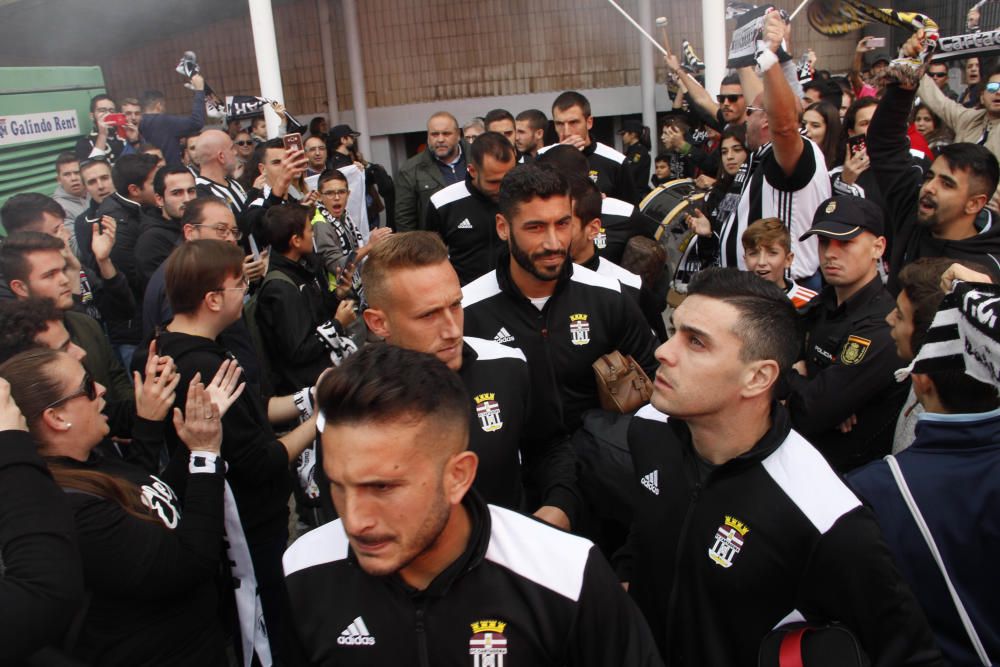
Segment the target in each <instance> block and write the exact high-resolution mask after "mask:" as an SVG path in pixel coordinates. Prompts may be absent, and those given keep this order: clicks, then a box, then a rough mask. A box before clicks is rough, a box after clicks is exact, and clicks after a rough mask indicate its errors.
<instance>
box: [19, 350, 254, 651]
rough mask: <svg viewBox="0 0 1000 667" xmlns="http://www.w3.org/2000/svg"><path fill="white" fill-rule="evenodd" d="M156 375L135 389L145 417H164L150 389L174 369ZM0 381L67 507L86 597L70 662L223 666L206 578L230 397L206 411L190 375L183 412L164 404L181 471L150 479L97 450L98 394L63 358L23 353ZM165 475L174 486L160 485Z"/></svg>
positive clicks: (170, 379)
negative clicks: (223, 418)
mask: <svg viewBox="0 0 1000 667" xmlns="http://www.w3.org/2000/svg"><path fill="white" fill-rule="evenodd" d="M160 368H161V372H160V373H159V374H155V375H158V376H162V377H161V378H160V380H159V384H157V380H155V379H154V380H153V381H147V383H145V389H146V390H147V391H148V393H150V394H152V396H151V400H152V403H153V404H154V405H155V406H157V410H156V412H157V413H159V414H158V415H157V414H151V415H150V417H157V416H159V418H160V419H163V418H165V417H166V416H167V413H168V411H169V410H170V406H171V404H172V403H173V390H172V389H170V390H169V391H166V392H161V391H157V389H164V388H166V387H170V386H176V382H174V379H175V378H174V371H173V366H172V362H168V363H166V364H161V365H160ZM0 377H3V378H4V379H6V380H7V381H8V382H9V383H10V386H11V394H12V396H13V397H14V400H15V401H16V402H17V404H18V405H19V406H20V407H21V409H22V411H23V413H24V415H25V417H26V419H27V424H28V430H29V431H30V433H31V435H32V438H33V439H34V441H35V443H36V445H37V447H38V451H39V453H40V454H41V455H42V456H43V458H44V459H45V461H46V463H47V464H48V467H49V470H50V471H51V473H52V476H53V478H54V479H55V481H56V484H58V485H59V486H61V487H62V489H63V491H65V492H66V497H67V499H68V501H69V504H70V506H71V508H72V511H73V516H74V523H75V527H76V531H77V536H78V541H79V547H80V555H81V559H82V562H83V573H84V574H83V576H84V586H85V589H86V590H87V592H88V593H89V600H88V602H87V603H86V605H85V608H84V610H82V613H83V624H82V629H81V630H80V632H79V639H78V641H77V643H76V646H75V647H73V648H72V653H73V655H74V657H76V658H79V659H82V660H85V661H86V662H87V664H100V665H122V666H125V665H128V666H130V667H131V666H136V665H224V664H226V661H225V654H224V649H223V646H224V637H223V633H222V628H221V624H220V621H219V617H218V609H217V607H218V603H217V599H216V598H217V586H216V577H217V575H218V574H219V571H220V554H221V550H222V545H223V542H222V537H223V484H224V467H223V464H222V459H221V457H220V456H219V449H220V446H221V442H222V427H221V422H220V413H221V412H224V411H225V409H226V408H228V406H229V404H230V401H229V399H228V398H226V397H222V398H221V399H220V402H221V403H222V405H221V406H219V405H216V404H215V403H214V402H213V400H212V398H211V397H210V395H209V393H208V391H207V390H206V389H205V387H204V385H202V383H201V382H200V378H199V377H195V378H194V379H193V380H192V382H191V385H190V386H191V390H190V391H189V392H188V396H187V404H186V406H185V409H184V412H183V413H182V412H181V411H180V410H179V409H178V408H174V409H173V423H174V426H175V428H176V429H177V432H178V434H179V435H180V439H181V440H182V441H183V442H184V444H185V445H187V447H188V449H189V450H190V451H191V454H190V456H189V458H188V461H187V471H186V474H185V471H183V470H173V471H171V470H168V471H165V472H164V474H163V475H162V477H157V476H155V475H150V474H148V473H147V472H145V471H144V470H142V469H140V468H137V467H135V466H132V465H130V464H128V463H126V462H124V461H122V460H120V459H118V458H117V457H115V456H112V455H104V454H102V453H101V452H100V451H99V450H98V449H97V447H98V445H100V444H101V443H102V442H103V441H104V440H105V438H106V437H107V435H108V423H107V417H105V416H104V414H103V413H102V412H101V409H102V407H103V406H104V395H105V388H104V387H103V386H102V385H101V384H99V383H97V382H95V381H94V380H93V378H92V377H90V375H89V373H87V372H86V370H85V369H84V368H83V366H81V365H80V363H79V362H78V361H76V360H74V359H73V358H72V357H70V356H69V355H68V354H66V353H64V352H58V351H55V350H50V349H48V348H36V349H33V350H28V351H26V352H22V353H20V354H18V355H16V356H14V357H12V358H11V359H9V360H7V361H6V362H5V363H4V364H2V365H0ZM231 393H236V394H238V392H231ZM144 398H146V397H140V398H139V401H140V402H142V401H143V400H144ZM220 407H221V410H220ZM150 421H152V420H150ZM174 479H176V480H183V481H184V482H185V486H184V488H183V489H181V487H178V486H174V485H172V484H169V483H168V482H167V481H166V480H174ZM175 488H177V489H178V490H179V491H180V492H181V493H182V494H183V503H182V502H181V500H180V498H179V497H178V493H177V492H175V490H174V489H175ZM182 505H183V510H182Z"/></svg>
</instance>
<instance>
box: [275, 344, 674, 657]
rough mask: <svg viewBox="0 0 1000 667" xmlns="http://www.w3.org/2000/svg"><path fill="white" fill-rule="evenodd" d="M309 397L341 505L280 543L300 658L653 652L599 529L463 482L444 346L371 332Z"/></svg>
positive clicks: (465, 467) (469, 455)
mask: <svg viewBox="0 0 1000 667" xmlns="http://www.w3.org/2000/svg"><path fill="white" fill-rule="evenodd" d="M316 399H317V406H318V409H319V413H320V415H321V417H320V419H321V420H322V421H319V420H318V427H319V430H320V433H321V438H322V445H323V450H324V459H323V462H324V469H325V471H326V473H327V476H328V477H329V479H330V480H331V484H330V491H331V494H332V496H333V501H334V504H335V505H336V507H337V511H338V513H339V514H340V519H339V520H337V521H335V522H333V523H330V524H327V525H325V526H322V527H321V528H318V529H316V530H314V531H312V532H310V533H308V534H306V535H304V536H302V537H301V538H299V540H298V541H297V542H296V543H295V544H294V545H292V546H291V547H290V548H289V549H288V550H287V551H286V552H285V556H284V559H283V565H284V570H285V586H286V588H287V590H288V595H289V598H290V601H291V605H290V608H291V609H292V610H293V611H292V619H291V625H293V626H294V629H295V635H296V639H297V641H296V642H293V643H294V644H295V645H296V647H297V649H298V650H297V653H298V656H297V657H298V658H299V660H298V661H297V662H299V663H301V664H316V665H319V664H323V665H331V664H337V665H397V664H409V663H412V662H417V663H419V664H422V665H446V664H447V665H458V664H468V663H469V662H472V661H470V660H469V656H470V655H472V656H474V661H475V664H479V663H480V658H482V659H483V664H494V662H493V661H496V662H495V664H501V663H502V661H503V656H504V655H507V656H508V657H513V656H517V658H518V660H519V661H521V662H523V664H526V665H536V666H548V665H561V664H572V665H577V666H580V667H589V666H591V665H594V666H596V665H601V666H606V665H611V664H614V665H621V666H622V667H639V666H640V665H641V666H643V667H659V666H660V665H662V662H661V661H660V658H659V656H658V655H657V654H656V649H655V647H654V646H653V639H652V637H651V635H650V633H649V629H648V627H647V626H646V625H645V623H644V622H643V620H642V618H641V617H640V615H639V613H638V610H637V609H636V608H635V606H634V605H633V604H632V603H631V602H630V601H629V600H628V596H627V595H626V594H625V592H624V591H623V590H622V589H621V586H619V585H618V582H617V580H616V579H615V577H614V573H613V572H612V571H611V569H610V567H609V566H608V564H607V562H606V561H605V560H604V558H603V557H602V556H601V554H600V552H599V551H598V550H597V549H596V547H594V545H593V544H591V543H590V542H589V541H588V540H585V539H583V538H580V537H577V536H575V535H570V534H568V533H565V532H562V531H559V530H556V529H554V528H551V527H549V526H546V525H545V524H543V523H541V522H539V521H535V520H533V519H531V518H528V517H524V516H522V515H520V514H517V513H515V512H512V511H510V510H507V509H503V508H500V507H497V506H493V505H487V504H486V503H485V502H484V501H483V500H482V498H481V497H480V496H479V494H478V493H476V492H475V491H474V490H470V487H471V486H472V483H473V479H474V478H475V476H476V472H477V468H478V458H477V456H476V454H475V453H473V452H471V451H469V450H468V442H469V434H468V429H469V418H468V413H469V396H468V393H467V392H466V388H465V387H464V386H463V385H462V382H461V380H460V379H459V377H458V374H456V373H455V372H454V371H452V370H451V369H449V368H448V367H447V366H446V365H445V364H443V363H442V362H441V361H440V360H439V359H436V358H434V357H433V356H431V355H428V354H423V353H420V352H415V351H412V350H406V349H403V348H400V347H396V346H394V345H371V346H369V347H368V348H366V349H365V350H362V351H361V352H359V353H358V354H357V355H355V356H354V357H352V358H351V359H348V360H347V361H346V362H345V363H344V364H343V366H341V368H340V369H338V371H337V372H336V373H330V374H328V375H326V376H325V377H324V378H323V380H322V381H321V382H320V384H319V387H318V388H317V393H316ZM486 661H490V662H488V663H487V662H486Z"/></svg>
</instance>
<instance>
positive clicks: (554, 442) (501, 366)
mask: <svg viewBox="0 0 1000 667" xmlns="http://www.w3.org/2000/svg"><path fill="white" fill-rule="evenodd" d="M476 141H479V139H477V140H476ZM362 272H363V280H365V281H366V283H365V284H366V285H367V284H368V283H369V282H370V283H371V285H372V286H373V287H372V289H371V291H370V292H369V308H368V309H366V310H365V313H364V317H365V322H366V324H367V325H368V328H369V330H370V331H371V332H372V333H373V334H375V335H376V336H379V337H381V338H383V339H384V340H385V341H386V342H387V343H389V344H390V345H396V346H399V347H403V348H406V349H408V350H415V351H417V352H425V353H429V354H434V355H435V356H437V358H438V359H440V360H441V361H443V362H444V363H445V364H447V365H448V367H449V368H450V369H451V370H453V371H455V372H457V373H458V375H459V377H461V379H462V383H463V384H464V385H465V388H466V390H467V393H468V399H469V400H468V405H469V424H470V429H469V449H470V450H471V451H472V452H474V453H475V454H476V455H477V456H478V457H479V460H480V467H479V473H478V475H477V477H476V481H475V488H476V491H478V492H479V494H480V495H481V496H482V497H483V499H484V500H485V501H486V502H488V503H491V504H495V505H500V506H501V507H506V508H509V509H513V510H520V511H524V512H533V513H534V514H535V516H537V517H539V518H543V519H545V520H547V521H549V522H550V523H557V524H558V525H561V526H562V527H564V528H569V527H570V526H571V525H572V522H573V520H574V516H573V514H574V507H575V505H576V497H577V495H578V491H577V489H576V483H575V481H576V471H575V460H574V458H573V454H572V452H571V451H570V450H569V447H568V445H567V444H566V443H565V440H564V439H563V438H560V437H559V434H558V432H553V429H552V428H551V426H550V420H549V414H548V413H546V412H544V411H539V410H537V409H536V405H537V404H536V402H535V401H534V400H533V398H534V396H533V394H534V392H533V390H532V386H531V376H530V374H529V368H528V364H527V363H526V361H525V358H524V353H523V352H521V350H519V349H517V348H512V347H508V346H506V345H502V344H500V343H498V342H495V341H492V340H484V339H482V338H472V337H469V336H464V332H463V312H462V309H461V303H462V288H461V286H460V285H459V283H458V276H457V275H456V273H455V270H454V269H453V268H452V266H451V265H450V264H449V263H448V255H447V249H446V248H445V247H444V244H443V243H441V241H440V239H438V238H437V236H436V235H435V234H433V233H430V232H407V233H404V234H398V235H393V236H391V237H389V238H387V239H384V240H383V241H381V242H380V243H379V245H377V246H375V247H374V248H373V249H372V251H371V253H370V254H369V255H368V257H367V259H366V261H365V265H364V268H363V269H362ZM557 510H558V511H559V512H563V513H564V514H565V515H566V518H567V519H568V521H567V522H560V520H561V518H562V517H559V516H558V512H557Z"/></svg>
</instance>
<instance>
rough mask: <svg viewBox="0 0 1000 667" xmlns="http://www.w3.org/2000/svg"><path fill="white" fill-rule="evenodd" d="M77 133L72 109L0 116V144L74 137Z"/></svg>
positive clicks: (8, 144)
mask: <svg viewBox="0 0 1000 667" xmlns="http://www.w3.org/2000/svg"><path fill="white" fill-rule="evenodd" d="M78 134H80V125H79V123H78V122H77V116H76V110H74V109H67V110H66V111H43V112H41V113H29V114H23V115H19V116H0V146H10V145H12V144H23V143H27V142H29V141H45V140H46V139H59V138H60V137H75V136H77V135H78Z"/></svg>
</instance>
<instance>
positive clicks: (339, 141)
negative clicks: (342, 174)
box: [326, 125, 361, 169]
mask: <svg viewBox="0 0 1000 667" xmlns="http://www.w3.org/2000/svg"><path fill="white" fill-rule="evenodd" d="M360 136H361V133H360V132H355V131H354V130H353V129H352V128H351V126H350V125H334V126H333V128H331V129H330V133H329V134H328V135H327V137H326V142H327V145H326V149H327V155H328V156H329V160H328V161H327V163H326V166H328V167H330V168H331V169H338V168H340V167H347V166H349V165H352V164H354V159H355V158H354V151H355V149H356V147H357V139H358V137H360Z"/></svg>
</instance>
